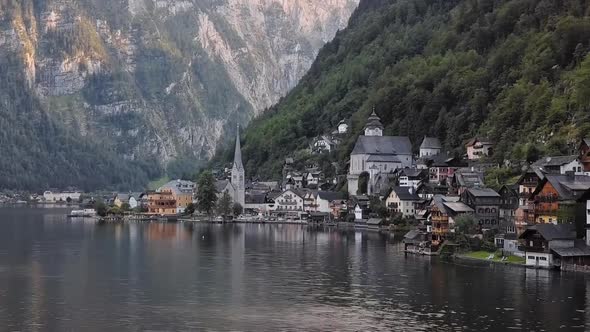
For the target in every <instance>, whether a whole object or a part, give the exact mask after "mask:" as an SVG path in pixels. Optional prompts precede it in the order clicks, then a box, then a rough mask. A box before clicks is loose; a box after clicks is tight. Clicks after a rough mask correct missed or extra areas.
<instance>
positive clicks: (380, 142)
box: [347, 111, 413, 195]
mask: <svg viewBox="0 0 590 332" xmlns="http://www.w3.org/2000/svg"><path fill="white" fill-rule="evenodd" d="M412 165H413V158H412V143H411V142H410V139H409V138H408V137H402V136H383V124H381V119H380V118H379V117H378V116H377V114H375V112H374V111H373V113H372V114H371V116H370V117H369V119H368V120H367V124H366V125H365V134H364V135H361V136H359V138H358V139H357V141H356V144H355V146H354V149H353V150H352V153H351V154H350V168H349V171H348V177H347V178H348V193H349V194H351V195H357V193H358V190H359V179H360V177H361V176H367V177H368V185H367V193H368V194H373V193H376V191H375V190H376V189H377V188H376V187H377V180H378V179H379V178H382V177H383V175H384V174H387V173H392V172H394V171H395V170H396V169H398V168H406V167H411V166H412Z"/></svg>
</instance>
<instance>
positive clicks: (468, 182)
mask: <svg viewBox="0 0 590 332" xmlns="http://www.w3.org/2000/svg"><path fill="white" fill-rule="evenodd" d="M348 128H349V126H348V124H347V123H346V122H345V121H341V122H340V123H339V124H338V126H337V128H336V129H335V130H334V132H332V133H330V134H326V135H321V136H319V137H317V138H316V139H315V140H314V141H313V143H312V145H311V146H310V151H311V152H312V153H315V154H322V153H326V152H329V151H331V150H333V149H334V148H335V147H336V146H337V145H338V144H339V141H340V140H339V137H341V135H344V134H346V133H347V131H348ZM383 129H384V128H383V125H382V124H381V121H380V118H379V117H378V116H377V115H376V114H375V112H373V113H372V114H371V116H370V117H369V118H368V119H367V122H366V125H365V127H364V132H363V133H362V135H360V136H359V137H358V139H357V141H356V144H355V146H354V149H353V150H352V152H351V155H350V162H349V167H348V171H347V174H346V175H340V176H335V177H333V178H328V177H326V176H325V174H323V172H322V171H320V169H319V168H318V166H317V165H304V166H302V167H301V166H296V165H295V161H294V160H293V158H287V159H286V160H285V161H284V166H283V172H282V173H283V174H282V180H281V181H247V180H246V175H245V168H244V166H243V161H242V153H241V145H240V136H239V129H238V133H237V135H236V143H235V152H234V161H233V164H232V167H231V169H230V168H229V167H228V168H224V169H217V170H213V172H212V174H213V176H214V178H215V183H214V186H215V194H216V195H217V201H218V202H221V201H223V200H224V198H225V199H231V202H232V207H231V208H230V209H227V210H228V211H226V212H222V211H220V210H219V209H216V210H214V213H215V215H216V216H215V218H208V219H207V218H205V219H204V220H209V221H223V222H226V221H232V222H269V223H272V222H276V223H280V222H284V223H288V222H291V223H317V224H323V225H327V226H333V227H353V228H355V229H366V230H375V231H393V232H396V233H400V232H401V235H403V236H404V243H405V251H406V252H407V253H413V254H420V255H441V254H445V253H446V252H451V253H457V252H458V253H461V252H463V253H465V252H467V253H472V254H471V255H470V256H468V255H467V256H466V255H464V256H462V257H465V258H473V259H484V260H489V261H498V262H509V263H518V264H522V265H526V266H531V267H537V268H556V267H557V268H561V269H563V270H584V271H586V270H587V271H590V145H589V144H590V140H581V141H580V142H579V145H578V149H577V152H576V153H575V154H572V155H568V156H546V157H542V158H541V159H539V160H538V161H536V162H534V163H532V164H530V165H526V166H524V167H523V169H522V172H521V174H520V177H519V178H518V179H517V180H516V182H515V183H512V184H504V185H501V186H500V187H499V189H498V188H496V189H497V190H494V189H492V188H489V187H487V186H486V184H485V180H484V179H485V176H486V172H488V171H489V170H490V169H493V168H494V167H497V166H496V165H494V164H493V163H489V162H487V161H486V160H487V158H486V157H489V156H491V155H492V154H493V151H494V144H493V142H490V141H489V140H487V139H484V138H479V137H477V138H473V139H471V140H469V141H468V142H467V143H466V144H465V152H466V153H465V155H464V157H462V158H458V157H456V156H451V155H449V154H448V153H447V152H445V151H444V150H443V147H442V144H441V142H440V140H439V139H438V138H435V137H424V138H423V140H422V142H421V144H420V147H419V152H418V154H414V153H413V152H412V142H411V141H410V139H409V138H408V137H400V136H384V135H383ZM344 176H345V180H346V187H345V190H340V191H335V190H334V188H335V187H336V184H337V183H338V181H339V178H340V179H342V177H344ZM197 193H198V184H197V183H195V182H193V181H189V180H172V181H170V182H168V183H166V184H164V185H162V186H160V187H159V188H157V189H156V190H152V191H147V192H143V193H114V194H112V195H105V196H103V197H101V198H99V199H100V200H101V201H103V202H105V209H104V211H101V212H102V213H99V214H102V215H104V214H125V213H128V214H129V213H133V214H134V215H143V216H148V217H159V218H167V217H168V218H181V220H197V219H198V218H199V215H200V216H201V217H202V215H203V214H202V213H200V212H199V211H198V205H197V203H198V199H197V197H198V195H197ZM35 199H36V200H37V201H39V202H44V203H69V202H72V203H81V205H87V206H90V205H91V204H92V203H94V202H95V201H96V199H95V198H85V197H84V195H83V194H81V193H79V192H75V191H71V192H51V191H46V192H45V193H43V195H42V196H39V197H35ZM218 204H219V203H218ZM201 219H203V218H201ZM404 234H405V235H404Z"/></svg>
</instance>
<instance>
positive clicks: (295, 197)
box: [274, 189, 305, 217]
mask: <svg viewBox="0 0 590 332" xmlns="http://www.w3.org/2000/svg"><path fill="white" fill-rule="evenodd" d="M304 197H305V193H304V192H302V191H300V190H296V189H288V190H285V191H284V192H283V193H282V194H280V195H279V196H278V197H276V198H275V200H274V201H275V204H274V212H275V213H276V214H278V215H284V216H288V217H301V216H302V214H303V212H304Z"/></svg>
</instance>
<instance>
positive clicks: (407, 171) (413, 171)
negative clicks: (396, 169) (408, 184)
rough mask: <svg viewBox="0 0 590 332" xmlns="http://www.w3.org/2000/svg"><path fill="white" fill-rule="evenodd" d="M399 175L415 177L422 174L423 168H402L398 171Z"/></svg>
mask: <svg viewBox="0 0 590 332" xmlns="http://www.w3.org/2000/svg"><path fill="white" fill-rule="evenodd" d="M399 174H400V176H407V177H410V178H415V177H419V176H421V175H424V170H423V169H417V168H404V169H402V170H401V171H400V173H399Z"/></svg>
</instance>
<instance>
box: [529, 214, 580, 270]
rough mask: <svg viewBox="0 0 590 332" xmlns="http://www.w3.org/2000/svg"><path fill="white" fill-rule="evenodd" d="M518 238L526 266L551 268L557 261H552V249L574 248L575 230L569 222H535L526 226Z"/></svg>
mask: <svg viewBox="0 0 590 332" xmlns="http://www.w3.org/2000/svg"><path fill="white" fill-rule="evenodd" d="M519 239H520V241H521V247H520V250H522V251H524V253H525V257H526V266H530V267H540V268H553V267H554V265H559V264H558V263H559V262H558V261H555V262H554V255H553V253H552V250H555V249H557V250H558V252H559V251H561V250H559V249H560V248H570V249H571V248H574V247H575V239H576V231H575V227H574V225H571V224H558V225H554V224H537V225H534V226H530V227H528V228H527V229H526V230H525V231H524V233H522V234H521V235H520V236H519Z"/></svg>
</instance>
